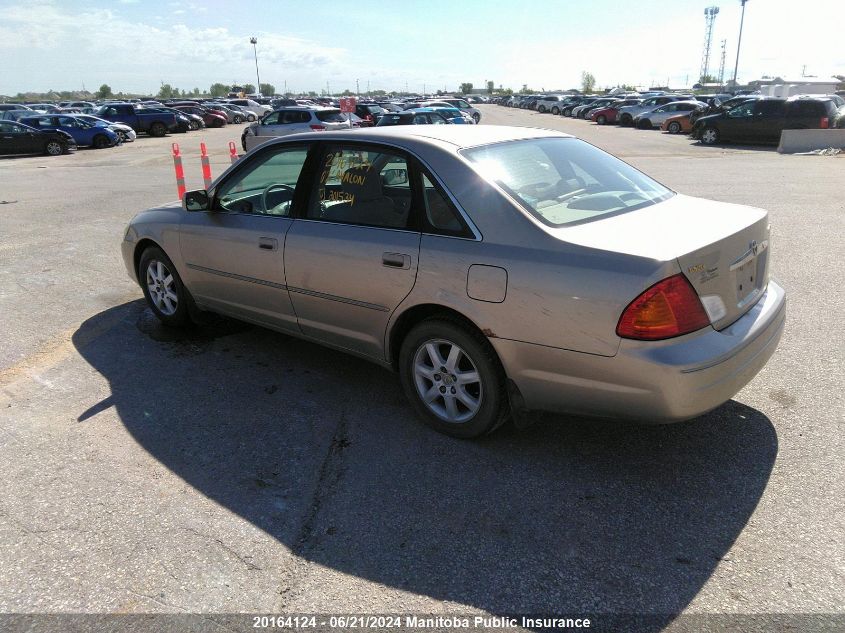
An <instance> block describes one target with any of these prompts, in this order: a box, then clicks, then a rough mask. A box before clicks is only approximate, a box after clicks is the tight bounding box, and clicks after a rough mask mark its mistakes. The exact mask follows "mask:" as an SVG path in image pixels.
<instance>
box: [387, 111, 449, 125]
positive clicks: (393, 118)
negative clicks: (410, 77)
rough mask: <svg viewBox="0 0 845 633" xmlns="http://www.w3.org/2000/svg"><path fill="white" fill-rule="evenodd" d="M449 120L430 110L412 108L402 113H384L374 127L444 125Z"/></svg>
mask: <svg viewBox="0 0 845 633" xmlns="http://www.w3.org/2000/svg"><path fill="white" fill-rule="evenodd" d="M448 123H450V121H449V119H447V118H446V117H444V116H443V115H442V114H440V113H439V112H437V111H435V110H433V109H431V108H414V109H412V110H403V111H402V112H386V113H385V114H383V115H382V117H381V118H380V119H379V121H378V123H376V127H388V126H391V125H444V124H448Z"/></svg>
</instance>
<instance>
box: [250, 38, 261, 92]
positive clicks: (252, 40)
mask: <svg viewBox="0 0 845 633" xmlns="http://www.w3.org/2000/svg"><path fill="white" fill-rule="evenodd" d="M249 43H250V44H252V52H253V53H255V94H261V79H260V78H259V76H258V38H257V37H251V38H249Z"/></svg>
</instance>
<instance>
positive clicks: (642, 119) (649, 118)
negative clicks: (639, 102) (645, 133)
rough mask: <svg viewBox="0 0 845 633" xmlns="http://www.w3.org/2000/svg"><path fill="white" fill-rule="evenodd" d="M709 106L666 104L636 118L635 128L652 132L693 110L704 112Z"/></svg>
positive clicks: (687, 103) (698, 103) (702, 104)
mask: <svg viewBox="0 0 845 633" xmlns="http://www.w3.org/2000/svg"><path fill="white" fill-rule="evenodd" d="M706 107H707V104H705V103H702V102H701V101H694V100H693V101H675V102H673V103H667V104H664V105H662V106H660V107H658V108H654V109H653V110H647V111H646V112H640V113H639V114H638V115H637V116H635V117H634V127H636V128H639V129H641V130H651V129H654V128H656V127H660V126H661V125H663V122H664V121H665V120H666V119H668V118H671V117H673V116H677V115H678V114H684V113H689V112H692V111H693V110H703V109H704V108H706Z"/></svg>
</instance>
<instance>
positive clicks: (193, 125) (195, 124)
mask: <svg viewBox="0 0 845 633" xmlns="http://www.w3.org/2000/svg"><path fill="white" fill-rule="evenodd" d="M198 129H200V124H199V121H191V130H192V131H197V130H198Z"/></svg>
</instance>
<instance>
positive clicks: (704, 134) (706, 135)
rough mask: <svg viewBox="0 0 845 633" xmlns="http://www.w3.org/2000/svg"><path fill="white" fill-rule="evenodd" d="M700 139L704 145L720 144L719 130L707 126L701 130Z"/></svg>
mask: <svg viewBox="0 0 845 633" xmlns="http://www.w3.org/2000/svg"><path fill="white" fill-rule="evenodd" d="M699 139H700V140H701V142H702V143H703V144H704V145H714V144H715V143H718V142H719V130H717V129H716V128H714V127H712V126H709V125H708V126H707V127H705V128H704V129H703V130H701V134H700V135H699Z"/></svg>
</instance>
